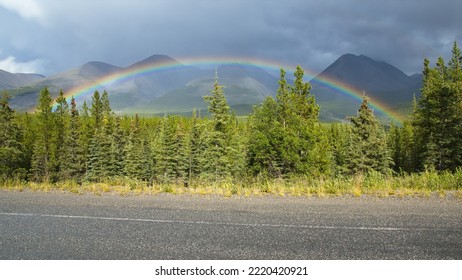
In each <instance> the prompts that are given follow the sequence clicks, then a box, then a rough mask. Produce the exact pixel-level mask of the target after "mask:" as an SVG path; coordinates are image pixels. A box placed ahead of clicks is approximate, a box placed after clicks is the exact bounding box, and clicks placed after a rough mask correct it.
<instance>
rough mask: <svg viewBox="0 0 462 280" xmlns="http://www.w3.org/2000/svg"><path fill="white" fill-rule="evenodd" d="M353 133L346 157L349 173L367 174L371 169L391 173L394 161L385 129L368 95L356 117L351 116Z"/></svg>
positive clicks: (364, 98)
mask: <svg viewBox="0 0 462 280" xmlns="http://www.w3.org/2000/svg"><path fill="white" fill-rule="evenodd" d="M349 120H350V123H351V133H350V139H349V146H348V151H347V157H346V168H347V170H348V173H349V174H367V173H369V172H371V171H376V172H380V173H389V172H390V165H391V162H392V159H391V155H390V151H389V149H388V146H387V138H386V135H385V131H384V130H383V128H382V127H381V126H380V124H379V123H378V120H377V118H376V117H375V115H374V113H373V111H372V109H370V108H369V102H368V98H367V96H365V95H364V97H363V102H362V103H361V106H360V108H359V110H358V114H357V116H355V117H350V118H349Z"/></svg>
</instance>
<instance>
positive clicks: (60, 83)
mask: <svg viewBox="0 0 462 280" xmlns="http://www.w3.org/2000/svg"><path fill="white" fill-rule="evenodd" d="M215 70H217V73H218V76H219V81H220V84H221V85H223V86H224V90H225V94H226V96H227V99H228V102H229V104H230V105H231V106H233V107H235V108H239V110H238V111H239V113H240V114H249V113H250V112H251V108H252V106H253V105H255V104H258V103H261V102H262V101H263V100H264V98H265V97H267V96H273V97H274V96H275V95H276V91H277V88H278V78H277V77H275V76H273V75H271V74H269V73H268V72H266V71H264V70H263V69H261V68H259V67H256V66H249V65H242V64H224V65H217V66H216V69H204V68H196V67H193V66H187V65H183V64H181V63H180V62H178V61H176V60H175V59H173V58H171V57H169V56H166V55H153V56H150V57H148V58H146V59H143V60H141V61H138V62H135V63H133V64H131V65H129V66H127V67H118V66H114V65H111V64H107V63H104V62H100V61H93V62H88V63H86V64H84V65H82V66H79V67H76V68H74V69H71V70H68V71H65V72H62V73H58V74H56V75H53V76H50V77H47V78H45V77H43V76H40V75H30V74H11V73H8V72H5V71H1V72H0V85H2V86H3V88H4V89H8V90H9V91H10V93H11V95H12V96H13V98H12V100H11V104H12V106H13V107H14V108H16V109H18V110H29V109H31V108H33V107H34V106H35V105H36V101H37V98H38V94H39V92H40V90H41V89H43V88H44V87H45V86H48V87H49V89H50V90H51V92H52V94H53V95H54V96H56V95H57V93H58V91H59V89H63V90H64V92H68V91H70V90H71V89H75V88H76V87H81V88H83V89H85V88H87V89H88V90H87V91H86V92H81V91H74V92H73V93H74V94H77V95H78V96H79V99H78V101H79V103H80V104H82V101H83V100H91V94H92V91H94V90H95V89H98V90H101V91H102V90H107V91H108V92H109V96H110V101H111V105H112V107H113V108H114V109H115V110H116V111H119V112H126V113H135V112H138V113H143V114H162V113H182V114H185V113H188V112H191V111H192V110H193V109H194V108H196V109H201V110H205V109H206V108H207V104H206V103H205V102H204V101H203V96H205V95H208V94H210V91H211V89H212V87H213V82H214V76H215ZM12 77H13V78H12ZM288 78H291V77H290V76H288ZM421 80H422V76H421V75H420V74H416V75H412V76H408V75H406V74H405V73H403V72H402V71H401V70H399V69H397V68H396V67H394V66H392V65H390V64H388V63H386V62H383V61H376V60H373V59H371V58H369V57H367V56H364V55H353V54H346V55H343V56H341V57H340V58H338V59H337V60H336V61H335V62H334V63H332V64H331V65H330V66H329V67H327V68H326V69H325V70H324V71H322V72H321V73H320V74H319V75H318V76H316V77H315V78H314V79H313V80H311V84H312V90H311V91H312V93H313V94H314V95H315V96H316V101H317V102H318V103H319V104H320V106H321V119H322V120H323V121H332V120H344V119H345V117H346V116H350V115H354V114H356V110H357V108H358V106H359V101H358V99H357V98H356V99H355V98H352V97H351V96H349V94H348V93H345V92H343V91H342V90H339V89H338V88H337V89H336V88H335V87H333V86H329V83H331V82H332V81H335V82H334V83H341V84H347V85H349V87H351V88H354V89H355V91H356V92H363V91H364V92H365V93H366V94H367V95H368V96H370V97H371V99H372V102H374V101H376V102H379V103H381V104H386V106H387V107H388V108H390V109H391V110H395V111H401V112H405V113H407V112H408V111H409V108H410V105H411V101H412V97H413V95H414V94H416V95H418V94H419V89H420V87H421ZM326 81H328V82H327V84H326ZM331 85H332V84H331ZM82 93H84V94H82Z"/></svg>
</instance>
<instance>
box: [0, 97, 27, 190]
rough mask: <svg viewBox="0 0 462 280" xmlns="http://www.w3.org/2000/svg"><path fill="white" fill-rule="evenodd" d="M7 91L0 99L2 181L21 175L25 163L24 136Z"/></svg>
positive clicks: (0, 164) (0, 174) (0, 171)
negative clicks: (9, 103) (22, 139)
mask: <svg viewBox="0 0 462 280" xmlns="http://www.w3.org/2000/svg"><path fill="white" fill-rule="evenodd" d="M8 100H9V95H8V93H7V92H6V91H4V92H3V93H2V96H1V99H0V181H1V179H6V178H12V177H14V176H16V175H19V174H20V173H21V172H20V171H21V170H20V169H21V167H22V166H21V165H22V163H23V156H24V154H23V150H24V147H23V144H22V142H21V138H22V134H21V130H20V127H19V125H18V123H17V119H16V115H15V112H14V110H12V109H11V108H10V106H9V105H8Z"/></svg>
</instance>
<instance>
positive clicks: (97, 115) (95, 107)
mask: <svg viewBox="0 0 462 280" xmlns="http://www.w3.org/2000/svg"><path fill="white" fill-rule="evenodd" d="M103 110H104V104H103V101H102V100H101V96H100V94H99V92H98V91H97V90H96V91H95V92H94V93H93V96H92V99H91V109H90V113H91V125H92V128H93V130H95V129H97V128H98V127H101V124H102V120H103V116H104V111H103Z"/></svg>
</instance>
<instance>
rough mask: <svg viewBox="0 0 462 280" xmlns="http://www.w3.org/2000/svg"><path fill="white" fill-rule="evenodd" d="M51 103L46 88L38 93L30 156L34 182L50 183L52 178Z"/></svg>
mask: <svg viewBox="0 0 462 280" xmlns="http://www.w3.org/2000/svg"><path fill="white" fill-rule="evenodd" d="M52 102H53V99H52V98H51V95H50V92H49V91H48V88H46V87H45V88H44V89H43V90H42V91H41V92H40V97H39V101H38V106H37V114H36V122H37V124H36V131H35V135H36V141H35V145H34V152H33V156H32V178H33V180H36V181H50V180H51V179H52V178H51V176H52V163H53V160H54V159H53V153H52V141H53V131H54V120H53V113H52Z"/></svg>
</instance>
